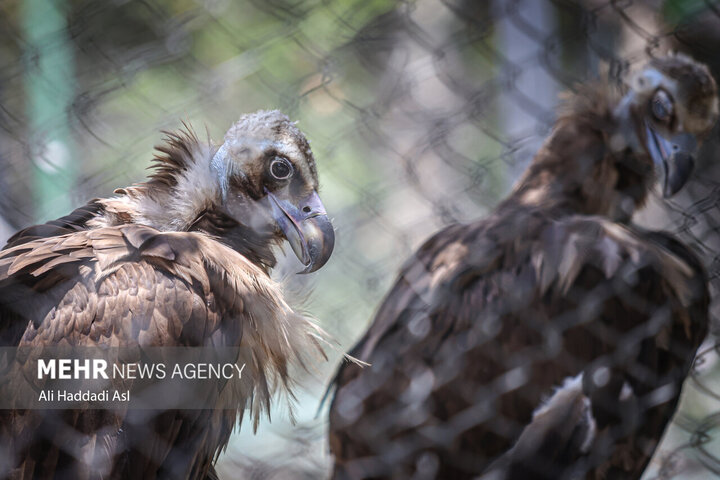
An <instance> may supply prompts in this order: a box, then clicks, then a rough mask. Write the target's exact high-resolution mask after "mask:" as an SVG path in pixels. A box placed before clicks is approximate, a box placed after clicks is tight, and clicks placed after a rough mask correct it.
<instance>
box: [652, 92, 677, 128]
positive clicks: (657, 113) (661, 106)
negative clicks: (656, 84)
mask: <svg viewBox="0 0 720 480" xmlns="http://www.w3.org/2000/svg"><path fill="white" fill-rule="evenodd" d="M651 108H652V114H653V117H655V120H657V121H659V122H661V123H664V124H666V123H668V122H669V121H670V117H672V114H673V104H672V101H671V100H670V97H669V96H668V94H667V93H665V91H664V90H658V91H657V93H655V96H654V97H653V99H652V104H651Z"/></svg>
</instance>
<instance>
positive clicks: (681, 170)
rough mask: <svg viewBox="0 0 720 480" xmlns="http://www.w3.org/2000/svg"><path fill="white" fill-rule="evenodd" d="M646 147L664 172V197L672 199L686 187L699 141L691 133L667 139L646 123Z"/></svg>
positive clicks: (679, 134)
mask: <svg viewBox="0 0 720 480" xmlns="http://www.w3.org/2000/svg"><path fill="white" fill-rule="evenodd" d="M645 145H646V147H647V151H648V153H649V154H650V156H651V157H652V159H653V162H654V163H655V165H656V166H657V167H658V168H659V169H660V170H662V172H663V177H664V181H663V196H664V197H665V198H667V197H672V196H673V195H675V194H676V193H677V192H678V190H680V189H681V188H682V186H683V185H685V182H687V180H688V178H690V174H691V173H692V171H693V167H694V166H695V153H696V151H697V147H698V145H697V140H696V139H695V136H694V135H692V134H691V133H678V134H676V135H673V136H671V137H670V138H665V137H664V136H663V135H662V134H661V133H659V132H658V131H657V130H655V129H654V128H653V127H652V125H650V124H649V123H648V122H646V123H645Z"/></svg>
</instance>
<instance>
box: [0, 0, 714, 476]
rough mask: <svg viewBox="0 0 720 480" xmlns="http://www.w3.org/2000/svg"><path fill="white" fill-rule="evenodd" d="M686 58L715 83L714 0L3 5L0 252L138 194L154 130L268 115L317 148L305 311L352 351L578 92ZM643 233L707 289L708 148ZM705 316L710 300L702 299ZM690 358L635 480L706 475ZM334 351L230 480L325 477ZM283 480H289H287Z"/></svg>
mask: <svg viewBox="0 0 720 480" xmlns="http://www.w3.org/2000/svg"><path fill="white" fill-rule="evenodd" d="M669 49H675V50H679V51H683V52H686V53H688V54H690V55H691V56H693V57H694V58H696V59H697V60H699V61H702V62H706V63H708V65H709V66H710V68H711V70H712V71H713V73H714V74H720V57H718V56H717V53H716V52H717V51H718V50H720V3H718V2H716V1H712V0H688V1H681V0H645V1H631V0H628V1H603V0H584V1H561V0H556V1H545V0H543V1H535V0H506V1H503V0H494V1H488V2H476V1H472V0H445V1H439V0H437V1H435V0H417V1H402V2H393V1H389V0H373V1H365V0H323V1H313V2H293V1H288V0H271V1H262V0H257V1H255V0H251V1H243V2H233V1H230V0H182V1H165V0H158V1H121V0H112V1H105V2H99V1H83V0H50V1H43V0H7V1H4V2H2V3H1V4H0V239H3V240H4V239H5V238H7V237H8V236H9V234H10V233H11V232H12V231H14V230H15V229H18V228H20V227H23V226H26V225H29V224H31V223H36V222H37V221H41V220H47V219H49V218H51V217H55V216H58V215H62V214H64V213H66V212H67V211H69V210H70V209H71V208H72V207H74V206H78V205H80V204H82V203H84V202H85V201H86V200H88V199H90V198H93V197H96V196H108V195H110V194H111V193H112V191H113V189H114V188H116V187H120V186H125V185H128V184H131V183H133V182H137V181H140V180H141V179H143V178H144V176H145V172H144V168H145V167H146V166H147V165H148V164H149V159H150V158H152V147H153V145H155V144H157V143H159V141H160V139H161V134H160V131H161V130H163V129H165V130H175V129H178V128H179V127H180V126H181V121H183V120H184V121H187V122H189V123H190V124H192V125H193V126H194V127H195V128H196V129H197V130H199V131H201V132H202V131H203V129H204V128H205V126H207V130H208V132H209V133H210V134H211V136H212V137H213V138H216V139H220V138H221V137H222V134H223V133H224V132H225V130H226V129H227V127H228V126H229V125H230V124H231V123H232V122H234V121H235V120H236V119H237V118H238V116H239V115H240V114H241V113H243V112H251V111H254V110H257V109H260V108H279V109H281V110H282V111H284V112H285V113H286V114H288V115H289V116H290V117H291V118H292V119H293V120H299V124H298V125H299V127H300V128H301V129H302V130H303V131H304V132H305V133H306V135H307V137H308V138H309V139H310V141H311V143H312V148H313V150H314V154H315V157H316V158H317V160H318V166H319V172H320V181H321V185H322V187H321V188H322V196H323V200H324V203H325V205H326V206H327V208H328V210H329V212H330V214H331V216H332V217H333V219H334V224H335V226H336V230H337V243H336V251H335V253H334V254H333V259H332V260H331V262H330V263H329V264H328V265H327V266H326V267H325V268H324V269H323V270H321V272H320V273H319V274H317V275H315V277H316V278H315V279H313V281H314V285H313V293H312V295H311V297H310V300H309V302H308V303H307V304H306V305H305V308H306V309H307V310H308V311H310V312H312V314H313V315H314V316H315V317H317V318H318V319H319V321H320V322H321V324H322V325H323V326H324V327H325V328H326V329H327V330H328V331H330V332H331V333H332V335H333V336H334V337H335V338H337V339H339V341H340V342H341V343H342V345H343V346H344V347H346V348H349V347H350V346H352V344H353V343H354V341H355V340H356V339H357V338H358V337H359V335H360V334H361V333H362V332H363V331H364V330H365V328H366V327H367V325H368V322H369V321H370V319H371V318H372V314H373V312H374V310H375V308H376V307H377V305H378V303H379V301H380V299H381V297H382V295H383V294H384V292H386V291H387V289H388V288H389V286H390V285H391V282H392V281H393V279H394V276H395V275H396V273H397V271H398V268H399V266H400V265H401V263H402V261H403V260H404V259H405V258H407V257H408V256H409V255H410V253H411V252H412V251H413V249H415V248H416V247H417V246H418V245H419V244H420V243H421V242H422V241H423V240H424V239H425V238H426V237H427V236H428V235H429V234H431V233H432V232H434V231H436V230H438V229H439V228H441V227H443V226H446V225H448V224H450V223H453V222H457V221H460V222H466V221H470V220H473V219H477V218H480V217H481V216H483V215H484V214H485V213H486V212H487V211H488V209H490V208H491V207H492V206H494V205H495V204H496V203H497V202H498V201H499V199H500V198H502V196H503V195H505V194H506V193H507V192H508V191H509V189H510V187H511V186H512V184H513V182H514V181H515V180H516V179H517V177H518V175H519V174H520V172H522V170H523V168H524V167H525V166H526V165H527V164H528V162H529V160H530V159H531V158H532V155H533V154H534V152H535V151H536V150H537V148H538V147H539V145H540V143H541V142H542V140H543V139H544V138H545V137H546V136H547V135H548V133H549V129H550V127H551V125H552V123H553V121H554V118H555V107H556V105H557V103H558V94H559V93H560V92H561V91H563V90H567V89H572V88H573V86H574V85H575V84H576V83H577V82H584V81H587V80H588V79H594V78H601V77H604V78H609V79H610V80H611V81H615V82H619V81H621V79H622V78H625V74H626V73H627V72H628V71H629V70H630V69H631V68H632V67H633V66H635V65H637V64H638V63H640V62H642V61H644V60H645V59H647V58H648V56H649V55H654V54H661V53H664V52H666V51H667V50H669ZM717 137H718V135H717V134H716V133H713V134H712V135H711V140H710V141H708V142H706V144H705V146H704V148H703V152H702V153H703V155H702V158H701V159H700V162H699V165H698V169H697V172H696V174H695V175H694V179H693V180H692V182H691V184H690V185H689V186H688V187H686V189H685V190H684V191H683V193H682V194H680V195H679V196H676V197H675V198H674V199H673V200H672V201H669V202H664V201H661V200H660V199H658V198H653V201H652V202H651V205H650V207H649V208H648V209H647V211H646V212H644V213H643V215H641V218H639V219H638V221H639V222H640V223H642V224H645V225H649V226H651V227H652V228H653V229H666V230H669V231H671V232H676V233H677V234H679V236H680V237H681V238H682V239H683V240H684V241H685V242H686V243H688V244H691V245H692V246H693V247H694V248H696V250H697V251H698V253H699V254H700V255H701V256H702V258H703V259H704V261H705V262H706V265H707V267H708V269H709V271H710V275H711V280H712V287H713V290H714V291H715V290H717V287H718V285H719V284H718V280H719V278H720V276H719V274H720V255H717V254H716V252H717V251H719V250H720V248H719V247H720V235H719V233H720V232H719V231H718V230H719V229H720V215H719V214H718V210H717V206H718V202H720V162H717V158H716V157H717V155H716V154H715V152H716V151H718V147H719V146H720V145H719V143H720V142H718V141H717ZM712 311H713V313H717V306H716V305H715V304H713V309H712ZM714 345H715V344H714V340H708V341H707V342H706V343H705V344H704V345H703V347H702V348H701V354H700V360H699V362H698V367H697V368H696V370H695V372H694V375H693V376H692V379H691V380H689V381H688V382H687V383H686V391H685V394H684V398H683V402H682V406H681V409H680V412H679V413H678V415H677V416H676V419H675V421H674V423H673V425H672V427H671V428H670V430H669V431H668V432H667V434H666V440H665V441H664V443H663V444H662V447H661V450H660V452H659V454H658V455H656V457H655V459H654V460H653V462H652V464H651V466H650V469H649V472H648V473H647V474H646V478H673V477H675V478H698V479H700V478H709V477H710V476H712V475H715V474H718V475H720V446H718V443H717V442H718V441H720V435H718V434H717V425H718V422H719V420H718V417H717V413H716V412H717V411H718V410H719V408H720V388H718V387H717V385H716V383H715V381H716V380H717V379H718V376H719V374H720V373H719V372H720V370H719V369H718V368H717V367H716V363H717V357H716V350H715V346H714ZM338 362H339V357H338V356H336V357H335V358H332V359H331V361H330V362H328V364H327V365H325V366H324V367H323V368H322V371H321V372H320V373H319V374H318V375H315V378H308V379H306V380H305V381H304V385H305V389H304V390H303V391H302V392H300V395H299V417H300V422H299V425H297V426H290V425H289V422H288V421H286V420H283V419H282V418H278V416H277V415H276V416H275V421H274V422H273V423H272V424H263V425H262V426H261V428H260V431H259V433H258V434H257V435H253V434H252V432H251V431H250V430H251V429H249V428H243V429H242V430H241V432H240V433H239V434H237V435H236V436H235V437H234V439H233V440H232V441H231V445H230V447H229V449H228V450H227V452H226V454H225V455H224V456H222V457H221V459H220V462H219V471H220V473H221V476H222V475H224V476H225V478H235V477H236V476H238V474H237V473H236V472H237V470H236V468H237V467H238V466H241V468H244V469H245V474H246V475H250V473H249V472H252V474H253V475H254V476H252V477H248V478H289V477H292V476H295V477H302V476H305V477H307V478H318V476H321V475H323V474H324V472H326V471H327V470H326V469H327V467H328V464H329V462H330V460H329V458H328V454H327V446H326V438H325V430H326V428H327V425H326V424H327V412H326V411H322V412H320V414H319V415H317V416H316V415H315V413H316V409H317V407H318V404H319V398H320V397H321V396H322V394H323V392H324V388H325V383H326V382H327V380H328V379H329V378H330V376H331V374H332V372H333V370H334V368H335V366H336V365H337V363H338ZM288 472H291V473H288Z"/></svg>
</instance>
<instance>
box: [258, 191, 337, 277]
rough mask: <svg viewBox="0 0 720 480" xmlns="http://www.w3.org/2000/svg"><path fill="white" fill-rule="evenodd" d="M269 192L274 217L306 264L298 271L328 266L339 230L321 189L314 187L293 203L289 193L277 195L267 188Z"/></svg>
mask: <svg viewBox="0 0 720 480" xmlns="http://www.w3.org/2000/svg"><path fill="white" fill-rule="evenodd" d="M286 191H287V190H286ZM265 192H266V193H267V196H268V198H269V199H270V205H271V208H272V216H273V218H274V219H275V221H276V222H277V224H278V225H279V226H280V229H281V230H282V231H283V233H284V234H285V238H286V239H287V241H288V242H289V243H290V246H291V247H292V249H293V252H295V255H297V258H298V259H299V260H300V261H301V262H302V263H303V265H305V269H304V270H302V271H301V272H298V273H311V272H314V271H315V270H318V269H319V268H320V267H322V266H323V265H325V263H326V262H327V261H328V259H329V258H330V254H332V251H333V247H334V246H335V231H334V230H333V226H332V223H331V222H330V219H329V218H328V215H327V212H325V207H324V206H323V204H322V202H321V201H320V197H319V196H318V194H317V192H316V191H314V190H313V191H312V193H311V194H310V195H308V196H306V197H305V198H302V199H301V200H300V201H299V202H293V201H292V200H291V199H290V198H289V195H287V196H286V195H282V196H276V195H274V194H273V193H272V192H269V191H268V190H267V189H265ZM283 197H286V198H283Z"/></svg>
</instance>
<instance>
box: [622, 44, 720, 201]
mask: <svg viewBox="0 0 720 480" xmlns="http://www.w3.org/2000/svg"><path fill="white" fill-rule="evenodd" d="M616 115H617V116H618V118H619V119H620V123H621V126H622V127H623V129H624V130H625V132H627V133H629V134H630V135H632V136H633V138H632V139H631V140H630V142H629V143H630V145H631V146H632V148H633V149H634V150H635V151H636V152H637V153H641V154H647V155H649V156H650V158H652V160H653V163H654V164H655V166H656V170H657V171H658V173H659V175H660V179H661V182H662V188H663V195H664V196H665V197H670V196H672V195H674V194H675V193H677V192H678V191H679V190H680V189H681V188H682V186H683V185H684V184H685V182H686V181H687V179H688V178H689V177H690V174H691V173H692V170H693V167H694V163H695V154H696V151H697V149H698V147H699V144H700V142H701V141H702V139H703V138H704V137H705V136H706V135H707V134H708V132H709V131H710V130H711V129H712V127H713V125H714V124H715V122H716V120H717V117H718V98H717V86H716V84H715V80H713V77H712V75H711V74H710V71H709V70H708V68H707V67H706V66H705V65H702V64H700V63H697V62H695V61H694V60H692V59H691V58H689V57H687V56H685V55H681V54H677V55H671V56H667V57H662V58H655V59H653V60H651V61H650V62H649V63H648V64H647V65H645V67H644V68H643V69H642V70H641V71H639V72H638V73H637V74H636V75H635V76H634V77H633V78H632V80H631V83H630V89H629V91H628V93H627V94H626V95H625V97H624V98H623V99H622V101H621V102H620V104H619V106H618V109H617V111H616ZM627 133H626V134H627Z"/></svg>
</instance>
